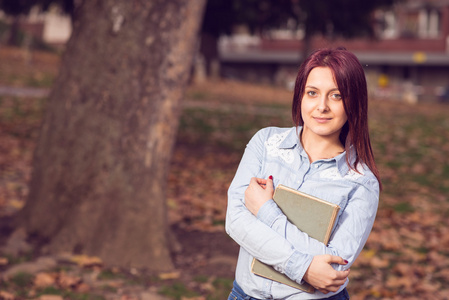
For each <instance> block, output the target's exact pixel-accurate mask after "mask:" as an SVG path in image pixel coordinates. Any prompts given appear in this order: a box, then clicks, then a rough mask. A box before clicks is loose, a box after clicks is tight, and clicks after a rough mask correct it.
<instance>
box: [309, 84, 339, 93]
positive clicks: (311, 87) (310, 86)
mask: <svg viewBox="0 0 449 300" xmlns="http://www.w3.org/2000/svg"><path fill="white" fill-rule="evenodd" d="M304 88H310V89H315V90H319V88H317V87H314V86H313V85H306V86H305V87H304ZM334 91H340V89H339V88H335V89H331V90H330V91H329V92H334Z"/></svg>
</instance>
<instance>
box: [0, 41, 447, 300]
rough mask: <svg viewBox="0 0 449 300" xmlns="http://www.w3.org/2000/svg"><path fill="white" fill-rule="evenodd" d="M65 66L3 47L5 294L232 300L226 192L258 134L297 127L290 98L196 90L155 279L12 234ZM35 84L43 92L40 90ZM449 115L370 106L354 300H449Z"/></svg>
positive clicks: (232, 89)
mask: <svg viewBox="0 0 449 300" xmlns="http://www.w3.org/2000/svg"><path fill="white" fill-rule="evenodd" d="M58 64H59V56H58V55H55V54H54V53H41V52H33V53H31V54H30V53H28V54H27V53H25V52H24V51H22V50H21V49H10V48H5V47H0V92H2V93H3V95H0V141H1V142H0V228H1V229H3V231H2V234H1V235H0V248H1V249H0V271H1V275H2V280H1V281H0V298H4V299H36V298H40V299H43V300H44V299H55V300H57V299H61V298H65V299H99V300H100V299H111V300H112V299H114V300H115V299H120V300H125V299H142V300H147V299H153V300H157V299H162V298H161V297H164V299H167V298H168V299H195V300H205V299H209V300H212V299H226V296H227V293H229V289H230V286H231V284H232V280H233V275H234V270H235V263H236V259H237V254H238V246H237V245H236V244H235V243H234V242H233V241H232V240H231V239H230V238H229V237H228V236H227V234H226V233H225V231H224V218H225V212H226V201H227V198H226V191H227V188H228V186H229V184H230V182H231V180H232V177H233V175H234V173H235V170H236V168H237V165H238V162H239V160H240V158H241V155H242V153H243V149H244V147H245V144H246V142H247V141H248V140H249V139H250V137H251V136H252V135H253V134H254V133H255V132H256V131H257V130H258V129H260V128H262V127H265V126H270V125H274V126H291V117H290V108H289V107H290V103H291V94H292V93H291V91H287V90H284V89H280V88H275V87H271V86H266V85H264V86H261V85H255V84H248V83H245V84H244V83H239V82H234V81H228V80H222V81H210V82H204V83H201V84H198V83H197V84H192V85H191V86H189V88H188V91H187V94H186V98H185V100H184V101H183V113H182V116H181V122H180V129H179V134H178V138H177V142H176V146H175V149H174V153H173V159H172V163H171V169H170V174H169V178H168V195H167V205H168V208H169V220H170V226H171V228H172V229H173V233H174V237H175V238H174V239H172V240H173V246H174V250H176V251H175V252H174V254H173V260H174V263H175V267H176V268H175V270H173V272H169V273H164V274H149V273H147V272H146V271H145V270H136V269H129V270H124V269H116V268H111V267H108V266H104V265H103V264H102V262H101V258H95V257H86V256H73V255H72V256H71V255H61V256H56V257H55V256H53V257H46V256H42V255H39V253H33V252H31V251H30V250H29V245H27V243H26V241H25V240H24V238H23V236H22V235H21V232H20V231H15V232H14V235H13V236H14V238H11V236H9V234H11V233H12V232H10V231H8V228H10V227H9V217H10V216H12V215H14V213H15V212H16V211H17V210H19V209H20V208H21V207H23V205H24V203H25V201H26V197H27V194H28V187H27V182H28V180H29V177H30V174H31V158H32V151H33V149H34V145H35V141H36V139H37V138H38V132H39V130H38V129H39V124H40V120H41V117H42V110H43V107H44V105H45V95H46V93H48V90H49V89H50V88H51V83H52V81H53V78H54V76H55V74H56V72H57V66H58ZM3 87H5V88H3ZM30 87H31V88H35V89H36V88H37V89H38V90H32V95H31V94H29V93H28V92H29V91H30V89H29V88H30ZM36 93H41V94H39V95H38V97H34V96H35V95H36ZM448 115H449V106H448V105H447V104H441V103H417V104H416V105H408V104H406V103H403V102H400V101H398V100H397V99H394V98H392V99H388V101H379V100H378V99H370V131H371V137H372V144H373V150H374V153H375V156H376V161H377V164H378V166H379V169H380V173H381V177H382V182H383V186H384V190H383V192H382V193H381V197H380V204H379V211H378V214H377V218H376V222H375V224H374V228H373V231H372V233H371V235H370V237H369V239H368V241H367V244H366V246H365V249H364V250H363V251H362V253H361V254H360V256H359V258H358V259H357V261H356V262H355V264H354V265H353V266H352V268H351V275H350V284H349V286H348V289H349V292H350V295H351V299H352V300H362V299H365V300H370V299H408V300H413V299H449V271H448V270H449V251H448V249H449V218H448V217H449V198H448V195H449V155H448V153H449V122H448V118H447V116H448ZM186 182H187V183H188V184H186ZM8 236H9V239H7V237H8ZM8 241H9V244H8V243H7V242H8ZM5 246H7V248H5ZM8 249H9V250H10V251H6V250H8ZM20 250H21V251H20ZM11 252H15V255H11V254H10V253H11ZM8 253H9V254H8ZM44 295H47V296H44ZM48 295H53V298H51V297H50V298H49V296H48ZM54 295H58V297H60V298H54V297H55V296H54ZM45 297H47V298H45Z"/></svg>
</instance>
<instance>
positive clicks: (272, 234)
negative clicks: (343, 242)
mask: <svg viewBox="0 0 449 300" xmlns="http://www.w3.org/2000/svg"><path fill="white" fill-rule="evenodd" d="M265 135H266V130H261V131H259V132H258V133H257V134H256V135H255V136H254V137H253V138H252V139H251V141H250V142H249V143H248V145H247V147H246V149H245V153H244V154H243V157H242V160H241V162H240V165H239V167H238V169H237V172H236V175H235V177H234V179H233V181H232V183H231V186H230V188H229V190H228V207H227V213H226V225H225V227H226V232H227V233H228V234H229V235H230V236H231V237H232V238H233V239H234V240H235V241H236V242H237V243H238V244H239V245H240V246H241V247H243V248H244V249H245V250H246V251H248V253H249V254H251V255H252V256H253V257H255V258H256V259H258V260H260V261H262V262H264V263H266V264H268V265H271V266H273V267H274V268H275V269H276V270H277V271H279V272H281V273H284V274H286V275H287V276H288V277H289V278H291V279H292V280H295V281H296V282H299V283H300V282H301V281H302V277H303V276H304V274H305V272H306V270H307V268H308V267H309V265H310V263H311V262H312V258H313V256H312V255H310V254H308V253H307V252H302V251H298V250H297V249H295V247H294V246H293V244H292V243H291V242H290V241H289V240H287V239H286V238H285V236H283V235H282V234H280V233H278V232H276V230H274V229H273V228H271V227H270V225H268V224H266V223H264V222H263V221H262V220H260V219H259V218H257V217H256V216H254V215H253V214H252V213H251V212H250V211H249V210H248V209H247V208H246V206H245V203H244V193H245V190H246V188H247V187H248V185H249V182H250V179H251V178H252V177H258V175H259V173H260V170H261V167H262V160H263V151H264V141H265ZM269 202H270V203H271V202H272V200H270V201H269ZM266 204H267V203H266ZM266 204H265V205H266ZM265 205H264V206H265ZM276 207H277V206H276ZM276 207H275V209H276ZM274 213H275V214H276V211H274ZM275 219H276V221H275V222H277V221H280V220H278V219H277V218H276V216H275ZM281 222H282V221H281ZM278 224H280V223H278Z"/></svg>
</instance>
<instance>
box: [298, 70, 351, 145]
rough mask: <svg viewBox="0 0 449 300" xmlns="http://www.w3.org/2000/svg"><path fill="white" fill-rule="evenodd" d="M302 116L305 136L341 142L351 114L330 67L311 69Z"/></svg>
mask: <svg viewBox="0 0 449 300" xmlns="http://www.w3.org/2000/svg"><path fill="white" fill-rule="evenodd" d="M301 116H302V119H303V121H304V125H303V137H304V136H314V137H322V138H326V139H330V140H335V141H339V140H338V138H339V135H340V131H341V129H342V127H343V125H344V124H345V123H346V121H347V120H348V117H347V116H346V112H345V109H344V107H343V99H342V98H341V96H340V92H339V91H338V87H337V84H336V83H335V80H334V77H333V74H332V71H331V69H330V68H327V67H316V68H314V69H312V71H310V73H309V77H307V82H306V86H305V90H304V95H303V98H302V101H301Z"/></svg>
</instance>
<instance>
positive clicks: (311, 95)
mask: <svg viewBox="0 0 449 300" xmlns="http://www.w3.org/2000/svg"><path fill="white" fill-rule="evenodd" d="M307 95H309V96H310V97H315V96H316V95H317V93H316V92H315V91H307Z"/></svg>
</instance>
